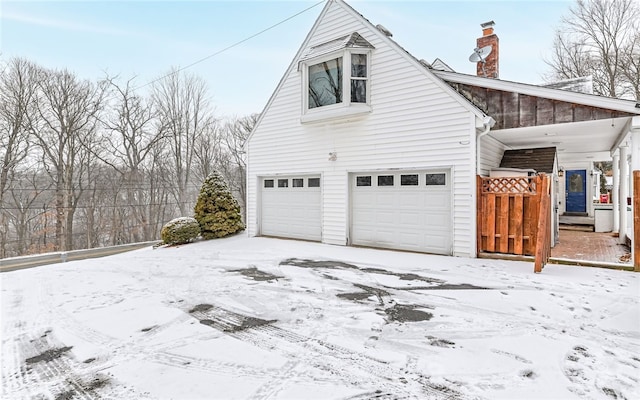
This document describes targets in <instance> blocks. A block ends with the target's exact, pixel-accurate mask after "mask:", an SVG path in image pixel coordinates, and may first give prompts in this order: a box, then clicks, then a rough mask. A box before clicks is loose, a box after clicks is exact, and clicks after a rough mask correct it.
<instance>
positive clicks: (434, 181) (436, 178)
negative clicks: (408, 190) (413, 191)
mask: <svg viewBox="0 0 640 400" xmlns="http://www.w3.org/2000/svg"><path fill="white" fill-rule="evenodd" d="M426 178H427V182H426V184H427V186H445V185H446V184H447V180H446V174H427V175H426Z"/></svg>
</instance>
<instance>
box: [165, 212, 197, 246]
mask: <svg viewBox="0 0 640 400" xmlns="http://www.w3.org/2000/svg"><path fill="white" fill-rule="evenodd" d="M198 236H200V225H199V224H198V221H196V220H195V219H194V218H191V217H180V218H175V219H172V220H171V221H169V222H167V223H166V224H164V226H163V227H162V230H161V231H160V237H161V238H162V241H163V242H164V244H183V243H189V242H193V241H194V240H195V239H197V238H198Z"/></svg>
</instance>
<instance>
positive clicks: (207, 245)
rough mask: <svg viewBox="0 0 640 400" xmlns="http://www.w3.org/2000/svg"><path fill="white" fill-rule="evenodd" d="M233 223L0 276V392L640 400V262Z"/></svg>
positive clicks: (68, 395) (15, 396)
mask: <svg viewBox="0 0 640 400" xmlns="http://www.w3.org/2000/svg"><path fill="white" fill-rule="evenodd" d="M532 271H533V266H532V264H531V263H524V262H509V261H494V260H477V259H465V258H453V257H440V256H431V255H423V254H413V253H400V252H392V251H382V250H373V249H360V248H349V247H338V246H329V245H322V244H317V243H307V242H297V241H286V240H277V239H266V238H255V239H247V238H246V237H244V236H243V235H241V236H235V237H232V238H228V239H223V240H215V241H208V242H199V243H195V244H190V245H186V246H180V247H172V248H158V249H155V250H154V249H151V248H148V249H143V250H138V251H134V252H130V253H126V254H120V255H116V256H111V257H106V258H100V259H94V260H85V261H75V262H69V263H66V264H56V265H50V266H46V267H39V268H33V269H29V270H23V271H14V272H7V273H3V274H0V282H1V285H2V286H1V287H2V303H1V308H2V314H1V317H2V320H1V324H2V392H1V393H0V397H1V398H2V399H22V398H37V399H41V398H50V399H76V398H78V399H93V398H103V399H107V398H108V399H167V398H173V399H352V400H355V399H363V400H364V399H371V398H377V399H429V398H433V399H445V398H447V399H449V398H451V399H458V398H460V399H476V398H478V399H483V398H486V399H521V398H554V399H558V398H560V399H565V398H567V399H570V398H580V399H585V398H586V399H591V398H592V399H622V398H626V399H638V398H640V278H639V277H640V275H638V274H634V273H631V272H620V271H611V270H604V269H597V268H580V267H567V266H555V265H548V266H547V267H546V268H545V269H544V271H543V273H542V274H538V275H536V274H533V272H532Z"/></svg>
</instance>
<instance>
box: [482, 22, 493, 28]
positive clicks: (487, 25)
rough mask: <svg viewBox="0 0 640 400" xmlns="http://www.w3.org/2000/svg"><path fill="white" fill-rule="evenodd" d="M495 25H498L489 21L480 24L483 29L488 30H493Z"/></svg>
mask: <svg viewBox="0 0 640 400" xmlns="http://www.w3.org/2000/svg"><path fill="white" fill-rule="evenodd" d="M495 24H496V23H495V22H493V21H489V22H484V23H482V24H480V26H481V27H482V28H483V29H486V28H492V27H493V26H494V25H495Z"/></svg>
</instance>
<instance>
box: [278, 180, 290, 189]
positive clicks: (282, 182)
mask: <svg viewBox="0 0 640 400" xmlns="http://www.w3.org/2000/svg"><path fill="white" fill-rule="evenodd" d="M278 187H279V188H285V187H289V180H288V179H278Z"/></svg>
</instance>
